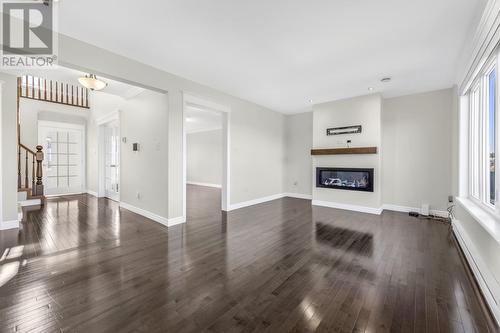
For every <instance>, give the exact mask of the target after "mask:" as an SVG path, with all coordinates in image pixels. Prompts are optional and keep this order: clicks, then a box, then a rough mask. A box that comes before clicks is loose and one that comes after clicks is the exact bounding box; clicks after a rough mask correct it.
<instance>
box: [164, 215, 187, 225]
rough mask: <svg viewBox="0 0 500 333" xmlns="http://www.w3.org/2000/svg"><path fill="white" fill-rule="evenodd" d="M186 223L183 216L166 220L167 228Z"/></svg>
mask: <svg viewBox="0 0 500 333" xmlns="http://www.w3.org/2000/svg"><path fill="white" fill-rule="evenodd" d="M182 223H186V217H185V216H178V217H172V218H169V219H168V226H169V227H172V226H174V225H178V224H182Z"/></svg>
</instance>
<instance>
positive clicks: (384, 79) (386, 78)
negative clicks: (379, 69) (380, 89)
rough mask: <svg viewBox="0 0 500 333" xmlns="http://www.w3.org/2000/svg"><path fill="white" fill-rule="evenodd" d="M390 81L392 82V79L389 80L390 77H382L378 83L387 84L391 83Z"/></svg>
mask: <svg viewBox="0 0 500 333" xmlns="http://www.w3.org/2000/svg"><path fill="white" fill-rule="evenodd" d="M391 80H392V78H390V77H384V78H382V79H381V80H380V82H382V83H388V82H391Z"/></svg>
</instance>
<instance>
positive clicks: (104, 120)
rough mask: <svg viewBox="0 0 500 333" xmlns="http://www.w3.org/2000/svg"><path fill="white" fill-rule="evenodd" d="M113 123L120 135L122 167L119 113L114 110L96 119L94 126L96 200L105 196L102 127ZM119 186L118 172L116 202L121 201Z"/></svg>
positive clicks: (103, 135) (104, 152)
mask: <svg viewBox="0 0 500 333" xmlns="http://www.w3.org/2000/svg"><path fill="white" fill-rule="evenodd" d="M113 121H118V132H119V133H120V147H119V149H120V168H121V165H122V154H121V111H120V110H116V111H113V112H110V113H108V114H106V115H104V116H102V117H100V118H98V119H96V124H97V133H98V134H97V135H98V137H97V140H98V142H97V175H98V177H97V178H98V181H97V197H98V198H103V197H105V196H106V185H105V177H106V169H105V167H104V164H105V163H104V161H105V156H104V155H105V154H106V151H105V149H106V146H105V142H104V140H105V134H104V127H105V126H106V124H108V123H110V122H113ZM121 184H122V173H121V170H120V184H119V185H120V190H119V191H118V202H120V200H121V192H122V191H121V190H122V189H121Z"/></svg>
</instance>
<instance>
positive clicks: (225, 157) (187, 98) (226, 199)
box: [182, 91, 231, 217]
mask: <svg viewBox="0 0 500 333" xmlns="http://www.w3.org/2000/svg"><path fill="white" fill-rule="evenodd" d="M182 97H183V102H182V103H183V104H182V119H183V121H182V124H183V125H182V150H183V157H182V178H183V199H182V211H183V216H184V217H185V216H186V184H187V149H186V148H187V147H186V134H187V133H186V116H185V112H186V107H187V106H196V107H200V108H202V109H207V110H210V111H215V112H219V113H220V114H221V115H222V184H221V194H222V200H221V209H222V210H223V211H229V210H230V206H231V200H230V198H231V196H230V194H231V185H230V184H231V182H230V180H231V177H230V175H231V164H230V161H231V158H230V152H231V150H230V142H231V141H230V138H231V131H230V118H231V108H230V107H229V106H226V105H222V104H218V103H215V102H212V101H209V100H206V99H204V98H202V97H198V96H195V95H193V94H191V93H189V92H186V91H184V92H183V93H182Z"/></svg>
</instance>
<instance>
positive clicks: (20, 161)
mask: <svg viewBox="0 0 500 333" xmlns="http://www.w3.org/2000/svg"><path fill="white" fill-rule="evenodd" d="M21 97H23V79H22V78H18V79H17V141H18V142H17V206H18V219H19V220H21V219H22V207H27V206H40V205H43V203H44V199H45V197H44V193H43V171H42V162H43V157H44V156H43V147H42V146H40V145H38V146H36V148H35V149H36V150H33V149H31V148H29V147H27V146H25V145H24V144H22V143H21V126H20V117H19V114H20V110H19V107H20V103H19V99H20V98H21Z"/></svg>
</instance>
